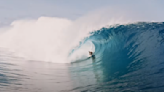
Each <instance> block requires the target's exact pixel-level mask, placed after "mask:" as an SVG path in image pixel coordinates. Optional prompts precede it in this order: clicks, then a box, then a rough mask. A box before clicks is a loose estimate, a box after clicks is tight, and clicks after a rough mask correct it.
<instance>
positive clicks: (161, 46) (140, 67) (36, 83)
mask: <svg viewBox="0 0 164 92" xmlns="http://www.w3.org/2000/svg"><path fill="white" fill-rule="evenodd" d="M88 42H90V43H92V44H93V46H92V47H94V48H95V52H94V54H95V56H96V57H95V58H89V59H86V58H85V56H84V57H80V59H79V58H78V60H75V61H73V62H74V63H72V64H55V63H46V62H40V61H27V60H24V59H21V58H17V57H13V56H12V55H9V54H6V53H5V52H4V51H1V52H0V91H2V92H162V91H163V90H164V82H163V80H164V23H163V22H149V23H148V22H139V23H133V24H127V25H115V26H110V27H108V28H102V29H100V30H96V31H94V32H92V33H91V36H90V37H88V38H85V39H84V40H83V41H82V42H81V44H80V46H79V47H77V48H76V49H74V50H72V52H71V53H70V55H71V54H73V53H75V52H77V51H79V50H81V49H82V50H83V49H84V48H82V47H83V46H90V45H86V44H88Z"/></svg>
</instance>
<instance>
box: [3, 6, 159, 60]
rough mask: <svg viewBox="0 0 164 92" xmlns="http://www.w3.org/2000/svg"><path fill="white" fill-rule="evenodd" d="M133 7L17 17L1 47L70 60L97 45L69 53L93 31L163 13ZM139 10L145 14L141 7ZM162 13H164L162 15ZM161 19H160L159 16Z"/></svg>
mask: <svg viewBox="0 0 164 92" xmlns="http://www.w3.org/2000/svg"><path fill="white" fill-rule="evenodd" d="M134 12H135V11H134V10H130V9H129V8H124V10H123V9H121V8H116V7H113V8H110V7H109V8H107V9H100V10H98V11H94V12H91V13H89V14H87V15H85V16H82V17H80V18H78V19H76V20H69V19H66V18H57V17H40V18H38V19H35V20H16V21H13V22H12V23H11V25H10V26H8V27H5V28H3V27H2V28H1V29H0V31H1V34H0V47H1V48H2V49H7V50H9V51H11V52H14V54H15V55H16V56H19V57H24V58H25V59H28V60H40V61H47V62H54V63H69V62H70V61H71V60H72V59H77V58H81V57H86V56H87V54H88V51H89V50H92V51H94V50H95V46H94V45H93V43H92V42H88V43H87V45H85V46H83V47H82V49H79V50H77V51H78V52H76V53H75V52H74V54H72V55H71V58H70V57H68V56H69V55H68V54H69V53H70V51H71V50H72V49H74V48H75V47H77V46H79V43H80V42H82V41H84V39H85V38H86V37H89V36H90V35H91V34H90V32H92V31H96V30H99V29H101V28H102V27H109V26H110V25H115V24H127V23H132V22H137V21H152V20H155V21H159V19H158V18H159V17H157V16H154V17H152V15H151V17H147V15H148V14H151V12H150V13H148V14H146V15H143V16H138V15H135V13H137V12H135V13H134ZM137 14H140V15H141V11H140V12H138V13H137ZM161 16H162V15H161ZM156 19H157V20H156Z"/></svg>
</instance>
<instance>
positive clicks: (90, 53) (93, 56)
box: [89, 51, 95, 59]
mask: <svg viewBox="0 0 164 92" xmlns="http://www.w3.org/2000/svg"><path fill="white" fill-rule="evenodd" d="M89 55H90V57H91V58H92V59H95V55H93V52H92V51H89Z"/></svg>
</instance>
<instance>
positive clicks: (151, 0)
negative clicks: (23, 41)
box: [0, 0, 164, 24]
mask: <svg viewBox="0 0 164 92" xmlns="http://www.w3.org/2000/svg"><path fill="white" fill-rule="evenodd" d="M143 3H144V5H142V6H140V4H143ZM147 4H153V5H156V7H158V8H160V9H162V8H163V9H164V6H163V5H164V0H0V24H5V23H8V22H11V21H13V20H16V19H24V18H38V17H40V16H49V17H66V18H69V19H76V18H78V17H80V16H83V15H84V14H86V13H88V12H90V11H94V10H96V9H99V8H103V7H107V6H115V5H117V6H125V7H126V6H131V8H133V6H136V7H137V8H138V9H137V10H138V11H142V8H146V7H147ZM151 10H155V9H154V8H152V9H150V11H151ZM155 11H158V10H157V9H156V10H155Z"/></svg>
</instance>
